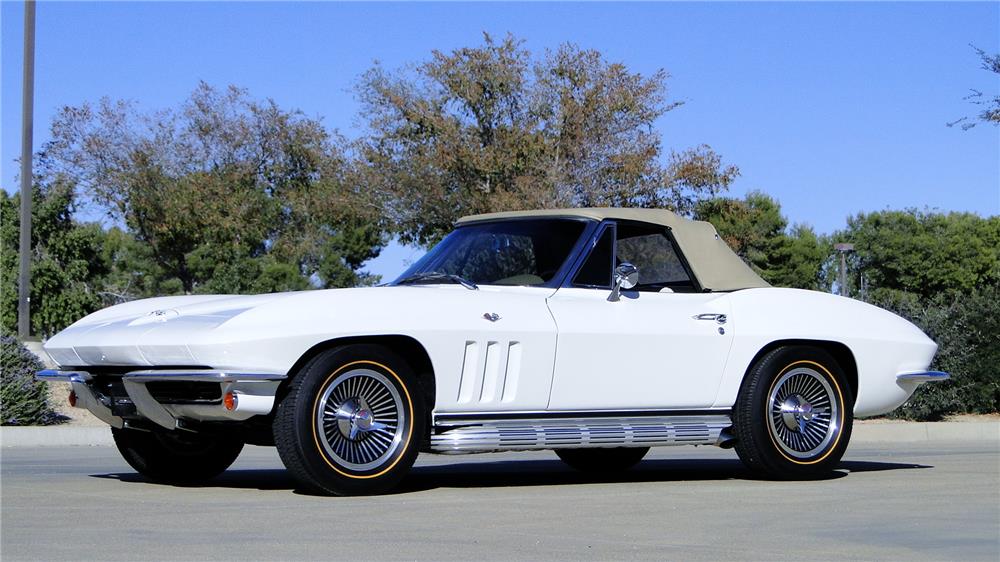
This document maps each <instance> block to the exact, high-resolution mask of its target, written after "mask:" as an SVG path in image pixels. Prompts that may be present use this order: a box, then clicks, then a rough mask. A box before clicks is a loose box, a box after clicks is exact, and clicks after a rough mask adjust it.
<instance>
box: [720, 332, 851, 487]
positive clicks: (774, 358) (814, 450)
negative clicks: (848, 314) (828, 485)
mask: <svg viewBox="0 0 1000 562" xmlns="http://www.w3.org/2000/svg"><path fill="white" fill-rule="evenodd" d="M853 406H854V396H853V394H852V392H851V388H850V386H849V385H848V384H847V377H846V376H845V374H844V372H843V370H842V369H841V367H840V365H838V364H837V361H836V360H834V359H833V357H832V356H830V354H829V353H827V352H826V351H824V350H822V349H819V348H815V347H809V346H788V347H780V348H777V349H775V350H773V351H770V352H769V353H767V354H766V355H765V356H764V357H762V358H761V359H760V360H759V361H758V362H757V363H756V364H755V365H754V366H753V367H752V368H751V369H750V372H749V373H748V374H747V377H746V379H745V380H744V381H743V385H742V387H741V388H740V393H739V396H738V398H737V400H736V405H735V406H734V408H733V431H734V433H735V434H736V438H737V441H736V452H737V454H738V455H739V457H740V459H741V460H742V461H743V463H744V464H745V465H746V466H747V467H748V468H750V469H751V470H752V471H754V472H755V473H757V474H759V475H761V476H764V477H767V478H774V479H808V478H816V477H820V476H823V475H825V474H828V473H829V472H830V471H831V470H833V469H834V468H836V466H837V465H838V464H839V463H840V459H841V458H842V457H843V455H844V451H845V450H846V449H847V445H848V442H849V441H850V438H851V427H852V424H853V419H854V417H853V414H852V409H853Z"/></svg>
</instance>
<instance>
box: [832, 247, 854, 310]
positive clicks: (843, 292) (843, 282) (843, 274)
mask: <svg viewBox="0 0 1000 562" xmlns="http://www.w3.org/2000/svg"><path fill="white" fill-rule="evenodd" d="M833 247H834V249H835V250H837V251H838V252H840V279H839V280H838V282H837V283H838V284H839V285H840V296H842V297H846V296H847V254H848V253H849V252H853V251H854V244H846V243H841V244H834V245H833Z"/></svg>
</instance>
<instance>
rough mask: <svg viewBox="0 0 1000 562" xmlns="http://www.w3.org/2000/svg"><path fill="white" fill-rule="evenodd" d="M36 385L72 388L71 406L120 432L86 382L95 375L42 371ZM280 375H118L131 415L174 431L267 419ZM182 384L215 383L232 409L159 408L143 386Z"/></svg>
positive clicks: (182, 372) (177, 372) (196, 372)
mask: <svg viewBox="0 0 1000 562" xmlns="http://www.w3.org/2000/svg"><path fill="white" fill-rule="evenodd" d="M35 378H36V379H37V380H40V381H50V382H65V383H69V384H70V385H72V387H73V392H74V393H75V394H76V407H78V408H85V409H87V410H90V412H91V413H93V414H94V415H95V416H96V417H97V418H99V419H100V420H102V421H104V422H105V423H107V424H109V425H111V426H113V427H118V428H121V427H123V426H124V425H125V420H123V419H122V418H121V417H119V416H117V415H115V414H114V413H113V412H112V408H111V403H110V400H109V398H108V397H106V396H103V395H101V394H99V393H97V392H95V390H94V387H93V386H92V385H91V384H90V383H91V381H92V380H93V379H94V375H93V374H91V373H89V372H87V371H59V370H51V369H47V370H44V371H39V372H38V373H36V374H35ZM284 379H285V375H283V374H271V373H234V372H231V371H215V370H197V369H172V370H142V371H131V372H128V373H124V374H123V375H121V380H122V385H123V386H124V387H125V392H126V393H127V394H128V397H129V399H130V400H131V401H132V404H133V405H134V406H135V409H136V413H137V414H138V415H139V416H142V417H143V418H146V419H148V420H149V421H151V422H153V423H155V424H157V425H159V426H162V427H165V428H167V429H176V428H179V427H181V425H182V423H183V422H184V421H242V420H246V419H248V418H250V417H253V416H257V415H266V414H269V413H270V412H271V409H272V408H273V407H274V396H275V393H276V392H277V389H278V385H279V384H280V383H281V381H282V380H284ZM161 381H186V382H207V383H218V384H219V385H220V390H221V394H220V395H221V396H226V395H227V394H229V393H232V395H233V396H234V398H235V399H234V400H233V403H232V406H233V407H232V409H229V408H227V407H226V406H225V404H223V403H218V404H199V403H190V404H185V403H171V404H162V403H160V402H159V401H157V400H156V398H154V397H153V395H152V394H151V393H150V391H149V389H148V388H147V387H146V384H147V383H150V382H161Z"/></svg>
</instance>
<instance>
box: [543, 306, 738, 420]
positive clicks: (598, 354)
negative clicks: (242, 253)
mask: <svg viewBox="0 0 1000 562" xmlns="http://www.w3.org/2000/svg"><path fill="white" fill-rule="evenodd" d="M608 294H609V291H608V290H604V289H576V288H570V289H560V290H559V291H558V292H556V294H555V295H553V296H552V297H550V298H549V300H548V303H549V309H550V310H551V311H552V314H553V316H554V317H555V319H556V325H557V326H558V329H559V346H558V350H557V352H556V366H555V378H554V380H553V385H552V397H551V398H550V401H549V407H550V408H551V409H554V410H566V409H581V408H582V409H587V408H594V409H617V408H656V409H659V408H705V407H708V406H711V405H712V402H713V401H714V399H715V396H716V392H717V390H718V388H719V381H720V380H721V378H722V373H723V369H724V367H725V364H726V357H727V356H728V354H729V348H730V345H731V343H732V339H733V331H732V328H731V326H732V323H731V322H728V321H727V323H726V324H722V325H721V327H723V328H724V330H725V331H726V333H725V334H719V331H718V329H719V327H720V324H718V323H717V322H715V321H714V320H696V319H694V316H696V315H698V314H727V315H729V304H728V298H729V297H728V295H726V294H721V295H720V294H706V293H698V294H690V293H646V292H642V293H639V292H628V291H626V292H623V293H622V298H621V300H619V301H617V302H609V301H608V300H607V299H608ZM730 316H731V315H730Z"/></svg>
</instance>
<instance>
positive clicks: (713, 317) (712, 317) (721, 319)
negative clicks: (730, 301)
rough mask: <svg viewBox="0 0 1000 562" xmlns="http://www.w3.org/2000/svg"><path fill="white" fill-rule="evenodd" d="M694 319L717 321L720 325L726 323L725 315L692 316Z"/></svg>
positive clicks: (706, 314)
mask: <svg viewBox="0 0 1000 562" xmlns="http://www.w3.org/2000/svg"><path fill="white" fill-rule="evenodd" d="M692 318H694V319H695V320H715V321H716V322H718V323H719V324H725V323H726V315H725V314H710V313H705V314H695V315H694V316H692Z"/></svg>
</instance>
